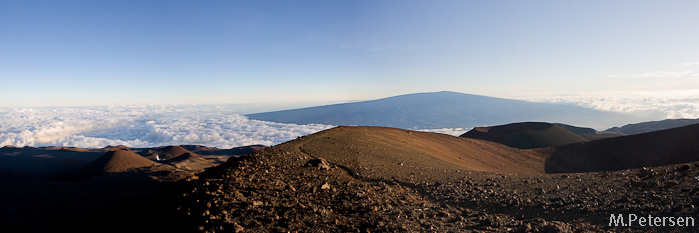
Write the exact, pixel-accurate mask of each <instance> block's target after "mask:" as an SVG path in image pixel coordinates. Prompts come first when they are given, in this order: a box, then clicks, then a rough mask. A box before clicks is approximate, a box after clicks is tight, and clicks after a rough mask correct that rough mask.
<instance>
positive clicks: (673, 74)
mask: <svg viewBox="0 0 699 233" xmlns="http://www.w3.org/2000/svg"><path fill="white" fill-rule="evenodd" d="M607 77H610V78H640V79H648V78H694V77H699V72H697V71H694V70H682V71H656V72H647V73H638V74H610V75H607Z"/></svg>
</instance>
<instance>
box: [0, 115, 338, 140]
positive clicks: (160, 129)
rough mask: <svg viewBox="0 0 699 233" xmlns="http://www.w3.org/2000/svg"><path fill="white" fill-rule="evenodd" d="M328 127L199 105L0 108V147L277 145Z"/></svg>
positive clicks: (328, 126) (329, 126)
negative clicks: (268, 119) (260, 118)
mask: <svg viewBox="0 0 699 233" xmlns="http://www.w3.org/2000/svg"><path fill="white" fill-rule="evenodd" d="M331 127H333V126H331V125H319V124H309V125H296V124H281V123H274V122H265V121H258V120H251V119H248V118H247V117H245V116H242V115H238V114H236V113H235V112H234V111H231V110H224V109H220V108H217V107H213V106H212V107H199V106H185V107H178V106H121V107H90V108H87V107H85V108H22V109H0V147H2V146H5V145H13V146H17V147H22V146H32V147H41V146H74V147H82V148H102V147H105V146H109V145H112V146H116V145H125V146H129V147H157V146H166V145H204V146H210V147H219V148H224V149H227V148H232V147H237V146H244V145H253V144H262V145H267V146H271V145H276V144H279V143H282V142H286V141H289V140H292V139H295V138H296V137H299V136H302V135H308V134H311V133H315V132H318V131H321V130H325V129H329V128H331Z"/></svg>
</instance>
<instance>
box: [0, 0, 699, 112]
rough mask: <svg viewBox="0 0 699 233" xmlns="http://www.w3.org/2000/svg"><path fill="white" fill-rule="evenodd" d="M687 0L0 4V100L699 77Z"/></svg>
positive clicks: (600, 89)
mask: <svg viewBox="0 0 699 233" xmlns="http://www.w3.org/2000/svg"><path fill="white" fill-rule="evenodd" d="M698 11H699V1H693V0H686V1H674V0H671V1H639V0H629V1H609V0H604V1H590V0H585V1H520V0H513V1H406V0H399V1H373V0H372V1H357V0H353V1H341V0H332V1H173V0H167V1H126V0H119V1H12V0H2V1H0V87H2V88H1V89H0V107H22V106H29V107H35V106H84V105H88V106H89V105H121V104H222V103H251V102H304V101H341V100H367V99H375V98H383V97H388V96H393V95H399V94H407V93H415V92H431V91H443V90H447V91H457V92H463V93H471V94H480V95H488V96H495V97H505V98H520V97H526V96H546V95H565V94H571V95H575V94H581V93H583V94H584V93H587V94H589V93H599V94H600V95H614V94H616V93H622V92H638V93H645V92H663V93H673V92H680V91H683V92H686V91H695V90H699V25H697V22H699V14H697V12H698Z"/></svg>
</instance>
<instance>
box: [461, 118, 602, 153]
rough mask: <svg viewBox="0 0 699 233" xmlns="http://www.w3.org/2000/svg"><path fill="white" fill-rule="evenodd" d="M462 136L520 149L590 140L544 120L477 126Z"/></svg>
mask: <svg viewBox="0 0 699 233" xmlns="http://www.w3.org/2000/svg"><path fill="white" fill-rule="evenodd" d="M588 134H589V133H588ZM460 137H465V138H476V139H483V140H487V141H491V142H497V143H500V144H503V145H507V146H511V147H515V148H520V149H532V148H544V147H551V146H560V145H565V144H571V143H576V142H586V141H588V139H586V138H585V137H583V136H581V135H578V134H576V133H573V132H571V131H569V130H567V129H565V128H563V127H561V126H560V125H557V124H551V123H544V122H522V123H512V124H507V125H500V126H492V127H476V128H474V129H472V130H470V131H468V132H466V133H464V134H462V135H461V136H460Z"/></svg>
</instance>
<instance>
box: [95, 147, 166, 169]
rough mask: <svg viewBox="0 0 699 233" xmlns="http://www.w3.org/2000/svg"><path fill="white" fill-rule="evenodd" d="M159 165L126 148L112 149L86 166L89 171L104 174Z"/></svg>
mask: <svg viewBox="0 0 699 233" xmlns="http://www.w3.org/2000/svg"><path fill="white" fill-rule="evenodd" d="M155 164H158V163H156V162H153V161H151V160H150V159H147V158H144V157H143V156H140V155H138V154H136V153H134V152H133V151H130V150H129V149H126V148H112V149H111V150H109V151H108V152H107V153H105V154H104V155H103V156H102V157H99V158H97V159H96V160H94V161H92V162H90V163H89V164H87V165H85V168H86V169H89V170H101V171H102V172H124V171H127V170H130V169H133V168H140V167H149V166H152V165H155Z"/></svg>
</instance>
